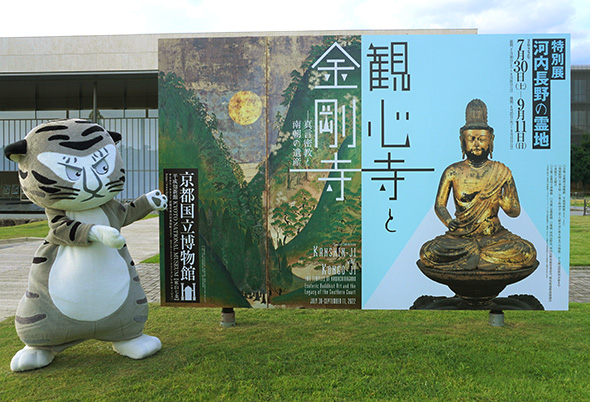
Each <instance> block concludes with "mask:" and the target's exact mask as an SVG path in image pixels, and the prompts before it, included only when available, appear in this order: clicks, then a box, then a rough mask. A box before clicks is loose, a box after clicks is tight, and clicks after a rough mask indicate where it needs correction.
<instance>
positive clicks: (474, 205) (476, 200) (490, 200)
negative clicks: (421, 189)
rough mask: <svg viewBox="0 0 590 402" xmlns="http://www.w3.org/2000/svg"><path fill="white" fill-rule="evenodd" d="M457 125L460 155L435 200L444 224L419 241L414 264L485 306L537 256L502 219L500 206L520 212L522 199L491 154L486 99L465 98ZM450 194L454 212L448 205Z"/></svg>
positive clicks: (465, 299) (467, 300)
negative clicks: (438, 231)
mask: <svg viewBox="0 0 590 402" xmlns="http://www.w3.org/2000/svg"><path fill="white" fill-rule="evenodd" d="M459 131H460V136H459V138H460V141H461V150H462V151H463V159H462V160H461V161H459V162H456V163H453V164H452V165H450V166H449V167H447V168H446V169H445V170H444V172H443V173H442V176H441V179H440V183H439V186H438V191H437V194H436V200H435V204H434V210H435V213H436V215H437V217H438V218H439V219H440V220H441V222H442V223H443V224H444V225H445V226H446V227H447V228H448V230H447V232H446V233H444V234H442V235H440V236H437V237H436V238H434V239H433V240H430V241H427V242H426V243H424V244H423V245H422V247H421V249H420V259H419V260H418V261H417V265H418V267H419V268H420V270H421V271H422V273H424V274H425V275H426V276H427V277H429V278H430V279H432V280H434V281H436V282H439V283H443V284H445V285H447V286H449V287H450V288H451V290H453V291H454V292H455V294H456V297H455V298H457V297H458V298H460V299H457V300H458V302H459V304H463V305H465V306H466V307H467V308H470V307H473V306H479V307H482V308H483V307H485V308H487V307H489V306H492V303H493V300H494V298H496V296H497V295H498V294H499V293H500V292H501V291H502V290H503V289H504V288H505V287H506V286H507V285H508V284H510V283H514V282H517V281H519V280H521V279H524V278H525V277H527V276H528V275H530V274H531V273H532V272H533V271H534V270H535V269H536V268H537V266H538V265H539V262H538V261H537V252H536V250H535V247H534V245H533V244H532V243H531V242H529V241H527V240H525V239H522V238H521V237H519V236H518V235H516V234H514V233H511V232H510V231H509V230H507V229H506V228H504V227H503V226H502V224H501V222H500V218H499V215H498V213H499V211H500V210H502V211H504V213H505V214H506V215H507V216H508V217H511V218H516V217H517V216H519V215H520V202H519V199H518V192H517V190H516V184H515V181H514V178H513V176H512V172H511V171H510V169H509V168H508V167H506V166H505V165H504V164H503V163H501V162H498V161H495V160H491V159H490V158H492V152H493V149H494V129H493V128H492V127H490V126H489V125H488V113H487V106H486V104H485V103H484V102H482V101H481V100H479V99H474V100H472V101H471V102H469V104H468V105H467V108H466V111H465V125H464V126H463V127H461V129H460V130H459ZM451 194H452V198H453V201H454V204H455V217H454V218H453V217H452V216H451V214H450V213H449V211H448V209H447V203H448V201H449V197H450V196H451ZM529 297H532V296H529ZM533 299H535V298H534V297H533ZM535 300H536V299H535ZM537 303H538V301H537V302H536V303H533V304H535V305H536V304H537ZM439 304H440V303H439ZM442 304H445V303H444V302H443V303H442ZM447 304H448V303H447ZM517 304H518V303H517ZM525 304H526V303H525ZM539 304H540V303H539ZM492 307H494V306H492ZM504 307H505V308H506V306H504ZM521 307H522V308H524V309H526V308H527V306H521ZM535 307H538V306H535Z"/></svg>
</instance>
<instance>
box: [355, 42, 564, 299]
mask: <svg viewBox="0 0 590 402" xmlns="http://www.w3.org/2000/svg"><path fill="white" fill-rule="evenodd" d="M568 41H569V38H568V37H567V36H564V35H556V36H549V35H545V36H535V35H509V36H508V35H461V36H455V35H440V36H429V35H424V36H418V35H416V36H363V55H365V56H366V57H364V58H363V71H366V72H367V74H363V77H365V78H366V79H365V80H363V92H362V94H363V97H362V102H363V107H362V113H363V119H364V122H366V123H365V124H366V126H364V127H368V128H367V130H370V132H367V133H366V135H364V136H363V183H362V184H363V215H362V219H363V267H364V270H363V308H366V309H390V308H393V309H407V308H410V307H414V308H428V306H430V307H432V306H434V305H436V304H437V298H443V297H444V298H445V299H442V300H438V306H439V307H441V308H442V307H447V308H453V307H451V306H452V305H453V303H451V300H450V299H452V298H453V296H454V294H455V293H457V290H456V289H455V290H453V289H451V288H450V287H449V286H448V283H450V282H451V281H453V280H456V281H460V279H458V277H460V276H461V275H463V274H464V276H467V275H471V276H472V279H471V282H470V286H472V287H476V286H479V285H477V284H475V282H476V281H477V280H476V279H473V277H474V276H477V275H480V274H481V275H480V276H482V277H483V276H488V277H491V276H494V275H496V276H499V275H502V272H504V273H507V272H509V271H512V272H513V274H514V275H515V276H516V277H518V274H517V273H516V272H514V271H517V270H518V269H519V268H518V267H519V266H526V265H527V264H528V265H531V264H530V262H525V261H524V257H522V255H523V254H527V253H528V254H529V256H530V254H531V250H530V244H529V243H532V245H533V246H534V249H535V250H536V260H538V264H539V265H538V267H537V268H536V269H535V270H534V272H532V273H530V274H529V275H528V276H526V277H525V278H524V279H521V280H519V281H517V282H515V283H513V284H509V285H507V286H506V288H505V289H504V291H503V292H502V293H501V294H500V297H507V296H511V295H528V296H531V297H533V298H535V299H536V301H538V302H539V304H540V305H541V306H542V307H543V308H544V309H548V310H553V309H567V307H568V283H569V206H568V205H569V201H568V200H569V184H570V183H569V169H570V164H569V153H570V130H569V127H570V122H569V91H570V84H569V71H570V70H569V62H568V57H569V53H568V52H569V51H568V49H569V47H568V46H569V42H568ZM474 99H479V100H481V101H482V103H483V105H484V106H483V107H480V108H479V112H482V110H483V109H482V108H485V109H487V115H486V116H483V115H482V116H479V117H478V116H476V115H475V116H474V113H475V114H477V113H478V107H477V104H478V103H472V104H471V106H472V107H470V108H469V109H470V110H467V109H468V108H467V106H468V105H469V104H470V102H471V101H472V100H474ZM558 99H559V100H558ZM480 105H481V104H480ZM466 119H471V121H466ZM474 120H475V121H474ZM477 126H479V128H487V129H489V128H490V127H491V128H492V129H493V136H494V137H493V140H492V139H490V140H491V142H490V144H489V150H490V155H489V159H490V161H495V162H496V161H497V162H501V163H502V164H503V165H505V166H506V167H508V169H509V170H508V171H506V173H502V171H504V170H505V169H498V170H493V171H490V172H489V173H488V174H487V175H486V174H483V173H482V169H479V171H478V168H472V169H463V168H464V167H465V166H462V165H465V164H466V163H467V162H468V160H470V158H469V155H465V153H464V152H462V148H461V140H460V129H461V128H462V127H472V128H477ZM460 161H463V162H462V163H461V164H459V165H454V164H457V163H458V162H460ZM495 162H494V163H495ZM450 166H454V167H452V168H449V167H450ZM498 166H499V165H498ZM502 174H504V175H509V176H506V177H508V179H505V178H502V177H504V176H502ZM472 176H476V177H477V181H478V185H475V186H473V185H471V186H468V185H466V184H465V183H467V182H468V181H469V180H472V178H470V177H472ZM509 182H512V183H513V184H514V186H513V187H514V188H515V189H516V190H514V194H508V193H507V191H508V187H509V186H508V185H507V184H506V183H509ZM439 183H440V186H441V188H439ZM449 186H450V187H451V189H449ZM494 186H500V187H499V189H496V188H495V187H494ZM516 192H517V193H516ZM516 194H518V195H517V197H518V198H517V199H518V200H519V201H520V214H519V215H518V214H516V213H515V212H516V211H510V212H508V215H507V214H506V213H505V210H510V208H509V207H507V206H506V205H503V206H501V207H500V208H498V206H497V205H498V203H499V202H500V203H501V202H502V199H503V198H504V197H506V196H509V195H510V197H509V198H511V199H515V198H516ZM437 195H442V196H444V195H446V196H447V198H448V203H446V202H445V203H444V208H445V209H446V210H448V214H449V215H450V216H449V219H450V218H455V217H457V218H459V216H462V217H464V218H460V219H463V221H464V222H467V221H468V220H469V219H471V220H472V222H471V223H465V225H467V226H469V229H470V230H481V229H474V228H475V227H476V226H477V225H481V226H478V227H480V228H484V227H487V226H489V227H492V228H493V229H491V230H490V231H491V232H495V231H496V229H497V221H498V220H499V223H500V224H501V225H502V227H504V228H506V229H507V230H508V231H510V232H511V233H512V234H514V235H517V236H518V238H520V240H519V239H518V238H515V237H511V238H510V239H511V240H510V245H509V246H506V245H501V244H502V242H504V240H500V236H499V235H498V234H494V235H491V236H481V237H479V238H478V237H476V236H474V237H472V238H471V239H473V240H474V241H475V242H473V243H469V244H468V245H466V244H460V242H458V241H457V242H450V243H449V242H446V243H445V241H447V240H449V239H450V238H452V237H453V235H454V234H455V233H457V232H459V231H461V230H464V233H467V229H466V228H465V227H462V228H460V229H457V230H456V232H453V230H451V229H450V228H448V227H447V226H445V224H443V221H445V219H446V218H445V217H444V216H442V215H444V212H440V210H439V211H436V210H435V208H434V207H435V203H436V200H437ZM486 198H489V200H486ZM494 198H498V200H496V201H494ZM445 201H446V200H445ZM486 202H488V203H490V204H489V205H491V206H490V207H486V208H487V209H488V210H489V211H488V212H487V215H486V212H485V211H478V210H477V208H480V207H481V206H482V205H484V204H485V203H486ZM441 204H442V201H441ZM494 204H495V205H496V206H495V209H494V207H493V205H494ZM455 207H457V208H458V209H459V211H455ZM481 208H483V207H481ZM437 215H439V216H437ZM509 215H512V216H509ZM515 215H518V216H515ZM441 216H442V217H441ZM492 222H493V225H492ZM485 230H488V229H485ZM445 233H447V235H445ZM437 236H444V237H443V238H439V240H437V241H436V242H435V243H429V242H431V241H432V240H433V239H435V238H436V237H437ZM495 238H497V240H495ZM522 239H524V240H526V241H528V243H527V242H525V241H522ZM449 241H450V240H449ZM490 241H491V243H490ZM445 247H446V248H447V249H446V250H444V248H445ZM424 254H430V255H426V256H425V255H424ZM533 257H534V256H533ZM462 259H463V260H465V259H475V260H476V261H475V262H474V264H472V265H468V264H464V265H462V264H463V263H462V262H461V260H462ZM419 260H421V261H424V264H425V265H428V264H430V265H432V264H431V263H432V260H438V261H439V267H441V268H440V269H439V273H440V275H439V279H440V277H445V279H444V280H443V282H445V281H446V283H447V284H443V283H439V282H437V281H436V280H433V279H432V276H436V274H432V271H429V270H428V267H425V269H419V267H418V266H417V265H418V264H417V262H418V261H419ZM441 260H446V261H441ZM519 264H520V265H519ZM459 270H463V272H458V271H459ZM469 270H473V271H471V272H469ZM440 271H443V272H440ZM485 271H487V272H485ZM424 272H428V273H429V274H432V275H430V276H427V275H426V274H425V273H424ZM491 282H493V281H489V282H488V283H491ZM456 286H458V285H456ZM483 287H485V285H483ZM422 296H424V297H423V298H422V299H420V297H422ZM531 297H524V298H521V299H524V301H525V302H527V301H531V300H532V299H531ZM536 301H535V300H532V301H531V302H530V305H531V307H532V308H538V307H540V306H539V304H537V303H536ZM514 304H518V303H513V304H510V303H508V305H507V306H506V305H505V306H504V309H509V308H513V307H514Z"/></svg>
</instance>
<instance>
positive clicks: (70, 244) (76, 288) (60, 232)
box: [4, 119, 167, 371]
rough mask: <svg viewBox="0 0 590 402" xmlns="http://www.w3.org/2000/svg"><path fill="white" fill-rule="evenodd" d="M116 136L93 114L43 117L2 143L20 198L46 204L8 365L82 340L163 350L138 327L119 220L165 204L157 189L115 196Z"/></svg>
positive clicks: (140, 351)
mask: <svg viewBox="0 0 590 402" xmlns="http://www.w3.org/2000/svg"><path fill="white" fill-rule="evenodd" d="M120 140H121V135H120V134H118V133H115V132H112V131H107V130H105V129H104V128H102V127H101V126H99V125H98V124H95V123H92V122H90V121H85V120H78V119H70V120H58V121H52V122H49V123H45V124H42V125H40V126H37V127H35V128H34V129H33V130H31V131H30V132H29V133H28V134H27V135H26V137H25V138H24V139H23V140H21V141H18V142H15V143H13V144H10V145H8V146H7V147H6V148H5V150H4V153H5V155H6V157H8V158H9V159H11V160H12V161H14V162H17V163H18V168H19V180H20V183H21V187H22V190H23V192H24V193H25V195H26V196H27V197H28V198H29V199H30V200H31V201H32V202H34V203H35V204H37V205H39V206H41V207H43V208H45V213H46V215H47V220H48V224H49V228H50V230H49V234H48V235H47V238H46V239H45V242H44V243H43V244H42V245H41V246H40V247H39V249H38V250H37V252H36V253H35V256H34V257H33V259H32V260H33V264H32V266H31V271H30V274H29V284H28V288H27V291H26V293H25V295H24V297H23V298H22V299H21V301H20V303H19V306H18V308H17V311H16V316H15V325H16V331H17V333H18V336H19V337H20V339H21V340H22V341H23V343H25V345H26V346H25V347H24V348H23V349H21V350H20V351H19V352H17V353H16V355H15V356H14V358H13V359H12V362H11V368H12V370H14V371H25V370H32V369H35V368H40V367H43V366H46V365H48V364H50V363H51V362H52V361H53V357H54V356H55V354H57V353H59V352H61V351H62V350H64V349H66V348H68V347H70V346H73V345H76V344H78V343H80V342H82V341H84V340H87V339H99V340H104V341H108V342H112V343H113V345H115V344H116V345H119V346H118V349H119V350H120V353H121V352H123V353H122V354H125V355H129V354H130V355H132V356H131V357H133V358H142V357H145V356H148V355H150V354H153V353H155V352H157V350H159V348H160V347H161V343H160V341H159V340H158V339H157V338H155V337H150V336H148V335H144V334H143V327H144V323H145V322H146V320H147V315H148V305H147V299H146V296H145V293H144V291H143V289H142V287H141V284H140V282H139V276H138V275H137V271H136V269H135V266H134V265H135V264H134V262H133V261H132V259H131V256H130V255H129V251H128V250H127V247H125V238H124V237H123V236H122V235H121V227H123V226H126V225H129V224H131V223H133V222H135V221H136V220H138V219H141V218H143V217H144V216H146V215H147V214H148V213H150V212H151V211H153V210H154V209H156V210H162V209H165V208H166V206H167V199H166V196H164V195H163V194H161V193H160V192H159V191H158V190H155V191H152V192H150V193H149V194H147V195H143V196H141V197H139V198H137V199H136V200H134V201H133V202H131V203H129V204H123V203H121V202H119V201H117V200H115V196H116V195H117V194H118V193H120V192H121V190H123V185H124V183H125V169H124V168H123V161H122V159H121V156H120V154H119V152H118V151H117V147H116V143H117V142H119V141H120Z"/></svg>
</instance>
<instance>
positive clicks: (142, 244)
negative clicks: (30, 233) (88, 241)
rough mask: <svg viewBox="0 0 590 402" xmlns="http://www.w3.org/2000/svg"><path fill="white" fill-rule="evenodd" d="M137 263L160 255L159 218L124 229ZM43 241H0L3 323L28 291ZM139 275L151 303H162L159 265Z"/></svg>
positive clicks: (143, 269)
mask: <svg viewBox="0 0 590 402" xmlns="http://www.w3.org/2000/svg"><path fill="white" fill-rule="evenodd" d="M122 233H123V236H124V237H125V239H126V240H127V247H129V252H130V253H131V257H132V258H133V260H134V261H136V262H138V263H139V262H140V261H143V260H145V259H146V258H149V257H152V256H154V255H156V254H158V252H159V242H158V239H159V231H158V218H150V219H144V220H141V221H137V222H135V223H133V224H131V225H129V226H126V227H124V228H123V230H122ZM42 242H43V239H35V238H28V239H15V240H11V241H6V240H5V241H0V321H2V320H4V319H5V318H6V317H9V316H12V315H14V313H15V312H16V307H17V305H18V302H19V300H20V298H21V297H22V295H23V294H24V293H25V290H26V288H27V280H28V276H29V270H30V265H31V260H32V259H33V255H34V254H35V251H36V250H37V248H38V247H39V245H40V244H41V243H42ZM136 268H137V272H138V273H139V276H140V278H141V283H142V285H143V287H144V289H145V292H146V295H147V298H148V301H149V302H150V303H151V302H154V303H159V302H160V267H159V264H138V266H137V267H136Z"/></svg>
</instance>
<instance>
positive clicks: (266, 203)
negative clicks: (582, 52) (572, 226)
mask: <svg viewBox="0 0 590 402" xmlns="http://www.w3.org/2000/svg"><path fill="white" fill-rule="evenodd" d="M159 66H160V67H159V69H160V80H159V98H160V112H159V113H160V124H159V127H160V170H161V180H162V185H163V187H164V189H165V191H166V193H167V195H168V197H169V198H170V203H169V205H170V207H169V211H168V212H167V213H166V216H165V218H163V219H162V220H163V227H164V228H165V229H164V230H163V236H162V242H161V256H162V258H161V260H162V301H163V303H164V304H167V305H190V306H220V307H231V306H233V307H250V306H254V307H258V306H263V307H266V306H291V307H311V308H365V309H408V308H436V309H446V308H489V307H490V306H496V307H500V308H502V309H511V308H517V309H540V308H544V309H547V310H556V309H557V310H562V309H567V305H568V282H569V280H568V279H569V208H568V205H569V203H568V198H569V169H570V164H569V155H570V151H569V150H570V133H569V127H570V124H569V90H570V86H569V74H570V69H569V37H568V35H543V36H540V35H388V34H384V35H338V36H334V35H324V36H306V35H300V36H258V37H219V38H211V37H208V38H191V39H166V40H160V45H159ZM451 198H452V200H451ZM500 292H501V293H500ZM513 295H514V296H513ZM458 296H460V297H458ZM490 303H495V304H490Z"/></svg>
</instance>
